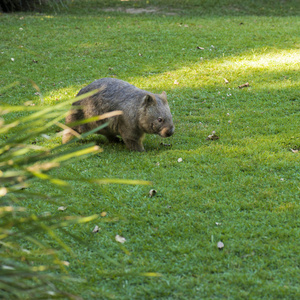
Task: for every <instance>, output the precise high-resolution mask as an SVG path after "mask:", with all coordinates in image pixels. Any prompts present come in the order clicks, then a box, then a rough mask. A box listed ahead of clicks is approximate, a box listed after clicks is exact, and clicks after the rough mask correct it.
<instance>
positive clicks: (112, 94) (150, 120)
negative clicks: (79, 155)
mask: <svg viewBox="0 0 300 300" xmlns="http://www.w3.org/2000/svg"><path fill="white" fill-rule="evenodd" d="M95 89H98V90H99V92H97V93H96V94H94V95H93V96H90V97H88V98H85V99H83V100H80V101H77V102H75V103H73V106H74V108H75V107H76V106H79V105H80V108H78V109H72V110H71V111H70V114H69V115H68V116H67V118H66V124H68V123H72V122H75V121H78V120H82V119H86V118H90V117H93V116H99V115H102V114H104V113H107V112H111V111H115V110H121V111H122V112H123V114H122V115H119V116H116V117H113V118H110V119H108V120H99V121H94V122H90V123H87V124H83V125H78V126H74V127H73V128H72V129H73V130H74V131H76V132H78V133H80V134H81V133H84V132H88V131H90V130H92V129H94V128H97V127H98V126H100V125H101V124H103V123H104V122H107V121H108V126H107V127H105V128H103V129H101V130H100V131H98V132H97V133H99V134H102V135H104V136H106V137H107V139H108V140H109V141H110V142H117V141H118V140H119V139H118V138H117V136H121V137H122V139H123V141H124V143H125V144H126V146H127V147H128V148H129V149H130V150H133V151H144V147H143V138H144V136H145V133H149V134H158V135H160V136H161V137H169V136H171V135H172V134H173V133H174V125H173V120H172V115H171V112H170V108H169V105H168V101H167V95H166V93H165V92H162V94H153V93H150V92H147V91H144V90H141V89H139V88H137V87H135V86H133V85H131V84H129V83H127V82H125V81H122V80H118V79H114V78H103V79H100V80H96V81H95V82H93V83H91V84H90V85H88V86H87V87H85V88H83V89H81V90H80V92H79V93H78V96H79V95H82V94H85V93H87V92H89V91H92V90H95ZM73 135H74V134H72V132H71V131H69V132H67V131H66V132H65V133H64V135H63V143H67V142H68V141H69V140H70V139H71V138H72V137H73Z"/></svg>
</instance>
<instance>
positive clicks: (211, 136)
mask: <svg viewBox="0 0 300 300" xmlns="http://www.w3.org/2000/svg"><path fill="white" fill-rule="evenodd" d="M218 139H219V137H218V136H217V135H216V132H215V131H213V132H212V133H211V134H210V135H209V136H208V137H207V138H206V140H211V141H215V140H218Z"/></svg>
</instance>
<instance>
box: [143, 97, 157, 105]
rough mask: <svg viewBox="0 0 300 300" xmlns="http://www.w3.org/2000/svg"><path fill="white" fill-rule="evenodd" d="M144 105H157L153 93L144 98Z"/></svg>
mask: <svg viewBox="0 0 300 300" xmlns="http://www.w3.org/2000/svg"><path fill="white" fill-rule="evenodd" d="M142 103H143V106H150V105H156V103H157V102H156V99H155V98H154V97H153V96H151V95H146V96H144V97H143V100H142Z"/></svg>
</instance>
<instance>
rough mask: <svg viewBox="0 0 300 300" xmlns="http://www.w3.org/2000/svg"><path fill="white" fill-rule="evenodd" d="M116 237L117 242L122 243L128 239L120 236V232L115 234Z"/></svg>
mask: <svg viewBox="0 0 300 300" xmlns="http://www.w3.org/2000/svg"><path fill="white" fill-rule="evenodd" d="M115 239H116V241H117V242H119V243H121V244H124V243H125V241H126V239H125V238H124V237H122V236H120V235H118V234H117V235H116V236H115Z"/></svg>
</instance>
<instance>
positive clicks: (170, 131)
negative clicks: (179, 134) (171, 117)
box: [167, 126, 175, 136]
mask: <svg viewBox="0 0 300 300" xmlns="http://www.w3.org/2000/svg"><path fill="white" fill-rule="evenodd" d="M174 131H175V127H174V126H172V127H171V128H170V129H169V130H168V132H167V136H171V135H172V134H173V133H174Z"/></svg>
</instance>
